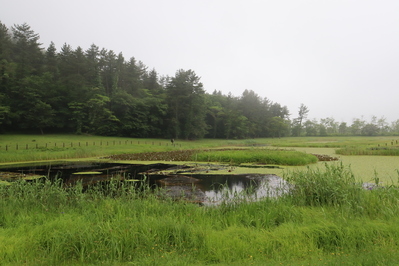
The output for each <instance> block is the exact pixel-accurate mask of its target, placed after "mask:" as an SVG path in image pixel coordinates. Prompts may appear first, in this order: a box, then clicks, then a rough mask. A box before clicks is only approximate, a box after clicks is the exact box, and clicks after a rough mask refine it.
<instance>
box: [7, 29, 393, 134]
mask: <svg viewBox="0 0 399 266" xmlns="http://www.w3.org/2000/svg"><path fill="white" fill-rule="evenodd" d="M39 39H40V35H39V34H38V33H36V32H35V31H34V30H33V29H31V27H30V26H29V25H28V24H27V23H24V24H21V25H13V26H12V27H10V28H9V27H7V26H6V25H4V24H2V23H1V22H0V78H1V79H0V126H1V132H2V133H13V132H29V133H39V132H40V133H42V134H44V133H76V134H94V135H104V136H124V137H146V138H155V137H156V138H175V139H200V138H220V139H242V138H259V137H284V136H328V135H367V136H373V135H397V134H399V119H398V120H396V121H394V122H391V123H388V122H387V121H386V119H385V118H384V117H382V118H377V117H373V118H372V119H371V121H365V120H364V119H363V118H354V119H353V121H352V124H350V125H349V124H347V123H346V122H337V121H335V119H334V118H332V117H328V118H324V119H320V120H319V121H317V120H315V119H313V120H308V119H307V116H308V113H309V109H308V107H307V106H306V105H305V104H301V105H300V106H299V108H298V111H297V112H295V114H290V111H289V110H288V108H287V107H286V106H284V105H282V104H280V103H276V102H273V101H271V100H269V99H267V98H262V97H260V96H259V95H258V94H257V93H256V92H254V91H253V90H250V89H246V90H244V91H243V93H242V95H240V96H234V95H231V94H228V95H224V94H222V93H221V91H218V90H215V91H213V92H212V93H207V92H206V91H205V89H204V85H203V84H202V83H201V81H200V77H199V76H198V75H197V74H196V73H195V71H194V70H191V69H189V70H183V69H179V70H177V71H176V73H175V75H174V76H172V77H171V76H162V75H160V74H159V73H157V71H156V70H155V69H148V67H147V66H146V65H145V64H144V63H143V62H141V61H137V60H136V59H135V58H134V57H132V58H129V59H126V58H124V56H123V54H122V52H120V53H118V54H117V53H115V52H114V51H113V50H108V49H105V48H100V47H98V46H96V45H95V44H92V45H91V46H90V47H89V48H88V49H86V50H84V49H83V48H81V47H77V48H73V47H71V46H70V45H68V44H67V43H65V44H63V45H62V47H61V49H60V51H57V49H56V45H55V44H54V43H51V44H50V45H49V46H48V47H47V48H43V47H42V44H41V43H40V42H39ZM291 115H292V116H294V117H295V118H290V117H291Z"/></svg>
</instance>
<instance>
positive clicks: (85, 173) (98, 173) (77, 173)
mask: <svg viewBox="0 0 399 266" xmlns="http://www.w3.org/2000/svg"><path fill="white" fill-rule="evenodd" d="M100 174H102V173H101V172H76V173H73V175H100Z"/></svg>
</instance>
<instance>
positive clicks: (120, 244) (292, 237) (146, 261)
mask: <svg viewBox="0 0 399 266" xmlns="http://www.w3.org/2000/svg"><path fill="white" fill-rule="evenodd" d="M286 178H287V180H290V181H291V182H294V185H295V188H296V189H294V190H292V193H291V194H288V195H286V196H283V197H280V198H266V199H263V200H261V201H258V202H250V201H248V202H243V203H239V202H238V201H236V202H234V203H231V204H230V203H226V204H222V205H220V206H218V207H200V206H198V205H195V204H190V203H187V202H185V201H174V200H172V199H170V198H167V197H161V198H159V197H158V196H157V195H158V193H153V192H151V191H150V190H149V188H148V187H147V186H146V185H145V183H141V184H139V188H137V186H135V185H130V184H128V183H127V182H126V183H123V182H119V181H116V180H114V181H112V182H109V183H103V184H101V185H98V186H93V187H91V188H90V189H88V190H87V189H86V190H85V189H84V188H83V187H82V186H81V185H80V184H78V185H77V186H74V187H69V188H65V187H64V186H63V184H61V183H60V182H55V183H52V182H50V181H45V182H38V181H34V182H26V181H18V182H16V183H13V184H12V185H11V186H1V185H0V198H1V200H0V261H1V264H2V265H21V264H28V265H62V264H64V265H70V264H82V265H87V264H112V265H115V264H116V265H117V264H133V265H201V264H222V265H226V264H236V265H243V264H244V265H249V264H255V265H281V264H283V265H284V264H289V265H302V264H312V265H320V264H327V265H336V264H341V263H345V264H349V265H387V264H390V265H392V264H394V263H396V262H397V260H398V259H399V251H398V249H397V245H399V227H398V226H397V224H398V222H399V218H398V217H399V209H398V208H397V206H398V203H399V192H398V189H397V188H396V187H394V186H388V187H385V188H380V189H374V190H363V189H360V188H359V185H357V184H356V183H357V182H356V180H354V177H353V175H352V174H351V171H350V169H347V168H345V167H342V165H339V164H337V165H333V166H327V164H326V166H325V168H323V169H320V170H318V171H313V170H312V171H310V170H308V171H304V172H292V173H287V176H286ZM325 179H327V180H325Z"/></svg>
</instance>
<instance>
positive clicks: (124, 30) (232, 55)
mask: <svg viewBox="0 0 399 266" xmlns="http://www.w3.org/2000/svg"><path fill="white" fill-rule="evenodd" d="M0 21H1V22H2V23H3V24H6V25H7V26H8V27H11V26H13V25H14V24H22V23H24V22H26V23H28V24H29V25H30V26H31V28H32V29H33V30H34V31H35V32H36V33H38V34H39V35H40V42H41V43H43V48H47V47H48V45H49V44H50V42H51V41H53V42H54V43H55V45H56V47H57V48H58V51H59V49H60V47H61V46H62V45H63V44H64V43H67V44H69V45H71V46H72V47H73V48H74V49H75V48H76V47H77V46H81V47H82V48H83V49H84V50H86V49H88V48H89V47H90V45H91V44H95V45H97V46H99V47H100V48H105V49H107V50H113V51H114V52H115V53H117V54H118V53H119V52H122V53H123V55H124V57H125V59H126V60H128V59H129V58H130V57H135V58H136V59H137V60H140V61H142V62H143V63H144V64H145V65H147V66H148V68H149V69H152V68H155V70H156V71H157V72H158V73H159V74H160V75H169V76H174V74H175V72H176V71H177V70H178V69H184V70H188V69H192V70H194V71H195V73H196V74H197V75H198V76H200V77H201V81H202V83H203V84H204V88H205V90H206V91H207V92H208V93H212V92H213V91H214V90H220V91H222V93H223V94H228V93H229V92H231V93H232V94H233V95H234V96H240V95H241V94H242V92H243V91H244V90H245V89H248V90H253V91H255V92H256V93H257V94H258V95H260V96H261V97H262V98H263V97H266V98H268V99H269V100H271V101H273V102H277V103H280V104H281V105H286V106H287V107H288V109H289V110H290V112H291V114H292V115H291V118H294V117H296V116H297V113H298V108H299V106H300V104H301V103H304V104H305V105H306V106H307V107H308V108H309V110H310V112H309V116H308V118H309V119H313V118H315V119H320V118H326V117H334V118H335V119H336V120H337V121H338V122H341V121H346V122H349V123H351V122H352V119H353V118H361V117H363V118H364V119H365V120H367V121H370V120H371V117H372V116H373V115H374V116H377V117H378V118H380V117H385V118H386V119H387V121H393V120H396V119H399V104H398V100H399V88H398V87H399V1H396V0H388V1H384V0H380V1H369V0H356V1H354V0H325V1H320V0H313V1H302V0H273V1H267V0H259V1H256V0H245V1H244V0H243V1H237V0H114V1H105V0H95V1H94V0H93V1H91V0H90V1H89V0H70V1H55V0H35V1H27V0H0Z"/></svg>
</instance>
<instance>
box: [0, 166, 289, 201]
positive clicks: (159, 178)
mask: <svg viewBox="0 0 399 266" xmlns="http://www.w3.org/2000/svg"><path fill="white" fill-rule="evenodd" d="M196 170H198V169H193V168H192V167H188V166H185V165H175V164H166V163H154V164H121V163H102V162H82V163H76V162H74V163H68V162H60V163H51V164H44V165H43V164H41V165H29V166H28V165H20V166H18V167H13V168H5V167H4V166H3V167H2V168H0V180H4V181H9V182H12V181H14V180H16V179H20V178H23V179H26V180H33V179H38V178H39V179H40V178H49V179H50V180H56V179H62V182H63V183H64V184H65V185H68V186H70V185H74V184H76V182H82V185H83V186H84V187H87V186H90V185H92V184H96V183H99V182H107V181H109V180H111V179H114V180H115V179H116V180H120V182H126V181H128V182H140V181H145V182H148V185H150V187H152V188H157V187H162V188H164V189H163V190H162V191H163V193H165V194H166V195H167V196H171V197H173V198H184V199H186V200H189V201H193V202H198V203H201V204H204V205H217V204H220V203H221V202H223V201H238V200H244V199H245V200H257V199H259V198H262V197H276V196H279V195H281V194H282V193H286V192H287V190H288V185H287V184H286V182H285V181H284V180H283V179H281V178H280V177H278V176H275V175H266V174H265V175H260V174H240V175H234V174H229V175H220V174H198V173H195V172H196Z"/></svg>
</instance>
